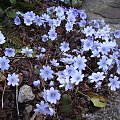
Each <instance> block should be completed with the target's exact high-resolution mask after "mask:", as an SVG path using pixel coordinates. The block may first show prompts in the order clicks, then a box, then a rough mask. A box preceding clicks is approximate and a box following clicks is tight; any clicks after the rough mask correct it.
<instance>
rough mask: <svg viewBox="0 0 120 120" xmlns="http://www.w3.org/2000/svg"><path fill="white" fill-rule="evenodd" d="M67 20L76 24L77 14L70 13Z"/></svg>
mask: <svg viewBox="0 0 120 120" xmlns="http://www.w3.org/2000/svg"><path fill="white" fill-rule="evenodd" d="M67 21H68V22H70V23H72V24H74V23H75V21H76V18H75V16H74V15H73V14H69V15H68V16H67Z"/></svg>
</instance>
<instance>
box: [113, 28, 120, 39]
mask: <svg viewBox="0 0 120 120" xmlns="http://www.w3.org/2000/svg"><path fill="white" fill-rule="evenodd" d="M114 36H115V38H120V30H116V31H115V32H114Z"/></svg>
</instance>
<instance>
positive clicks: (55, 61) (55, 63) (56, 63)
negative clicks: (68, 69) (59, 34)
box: [50, 59, 59, 67]
mask: <svg viewBox="0 0 120 120" xmlns="http://www.w3.org/2000/svg"><path fill="white" fill-rule="evenodd" d="M50 62H51V64H52V65H53V66H55V67H57V66H59V63H58V62H57V60H55V59H53V60H51V61H50Z"/></svg>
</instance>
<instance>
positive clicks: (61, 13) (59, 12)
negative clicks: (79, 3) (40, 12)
mask: <svg viewBox="0 0 120 120" xmlns="http://www.w3.org/2000/svg"><path fill="white" fill-rule="evenodd" d="M55 11H56V16H58V17H59V18H60V17H61V16H64V8H63V7H60V6H58V7H56V8H55Z"/></svg>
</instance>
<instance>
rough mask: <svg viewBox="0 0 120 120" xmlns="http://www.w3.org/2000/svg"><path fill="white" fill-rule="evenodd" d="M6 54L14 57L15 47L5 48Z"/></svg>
mask: <svg viewBox="0 0 120 120" xmlns="http://www.w3.org/2000/svg"><path fill="white" fill-rule="evenodd" d="M5 56H8V57H14V56H15V49H12V48H5Z"/></svg>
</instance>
